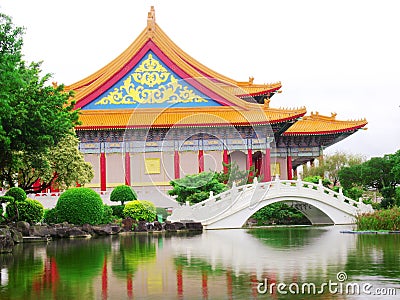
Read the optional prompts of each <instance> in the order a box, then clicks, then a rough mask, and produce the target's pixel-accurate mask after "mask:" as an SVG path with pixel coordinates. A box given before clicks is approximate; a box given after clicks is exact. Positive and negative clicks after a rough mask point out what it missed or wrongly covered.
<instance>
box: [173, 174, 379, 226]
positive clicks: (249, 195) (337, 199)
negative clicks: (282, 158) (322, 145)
mask: <svg viewBox="0 0 400 300" xmlns="http://www.w3.org/2000/svg"><path fill="white" fill-rule="evenodd" d="M275 202H286V203H287V204H289V205H293V206H294V207H295V208H297V209H298V210H300V211H301V212H302V213H303V214H304V215H305V216H306V217H307V218H308V219H309V220H310V221H311V223H312V224H315V225H316V224H353V223H354V222H355V216H357V215H358V214H360V213H364V212H371V211H372V207H371V205H365V204H364V203H363V202H362V201H354V200H352V199H350V198H347V197H345V196H344V195H343V194H342V191H339V193H337V192H334V191H332V190H330V189H328V188H326V187H324V186H323V185H322V182H321V181H320V182H319V184H313V183H310V182H304V181H301V180H300V179H299V180H279V178H278V179H277V180H275V181H271V182H260V183H259V182H257V181H255V182H254V183H253V184H248V185H244V186H240V187H237V186H235V185H234V186H233V187H232V189H230V190H228V191H225V192H223V193H221V194H219V195H215V196H214V195H213V194H212V193H211V194H210V198H209V199H207V200H205V201H203V202H201V203H197V204H195V205H192V206H189V205H187V204H186V205H183V206H181V207H179V208H176V209H174V211H173V213H172V215H171V216H170V217H169V220H170V221H172V222H177V221H184V220H193V221H196V222H201V223H202V224H203V226H204V228H206V229H222V228H240V227H242V226H243V225H244V224H245V222H246V220H247V219H248V218H249V217H250V216H251V215H253V214H254V213H255V212H256V211H258V210H259V209H261V208H263V207H264V206H267V205H269V204H272V203H275Z"/></svg>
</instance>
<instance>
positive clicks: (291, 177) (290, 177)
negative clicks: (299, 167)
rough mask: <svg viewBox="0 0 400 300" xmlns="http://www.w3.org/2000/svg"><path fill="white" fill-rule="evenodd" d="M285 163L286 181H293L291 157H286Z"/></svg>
mask: <svg viewBox="0 0 400 300" xmlns="http://www.w3.org/2000/svg"><path fill="white" fill-rule="evenodd" d="M286 163H287V177H288V180H292V179H293V173H292V172H293V171H292V169H293V166H292V157H291V156H290V155H288V157H287V158H286Z"/></svg>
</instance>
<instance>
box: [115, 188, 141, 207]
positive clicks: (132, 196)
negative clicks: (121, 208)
mask: <svg viewBox="0 0 400 300" xmlns="http://www.w3.org/2000/svg"><path fill="white" fill-rule="evenodd" d="M133 200H137V194H136V192H135V190H134V189H133V188H132V187H130V186H128V185H125V184H121V185H118V186H116V187H115V188H114V189H113V190H112V192H111V195H110V201H113V202H119V201H121V204H122V205H124V202H128V201H133Z"/></svg>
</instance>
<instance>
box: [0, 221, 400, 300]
mask: <svg viewBox="0 0 400 300" xmlns="http://www.w3.org/2000/svg"><path fill="white" fill-rule="evenodd" d="M345 229H349V227H348V226H347V227H346V226H326V227H315V226H303V227H266V228H256V229H234V230H211V231H205V232H203V233H198V234H188V233H173V234H172V233H162V234H161V233H158V234H155V233H154V234H128V235H118V236H109V237H104V238H92V239H75V240H57V241H50V242H48V243H47V244H39V243H38V244H33V243H32V244H21V245H17V246H16V247H15V249H14V252H13V253H12V254H4V255H0V270H1V272H0V299H2V300H4V299H310V298H312V299H388V298H389V299H393V298H396V296H393V294H394V293H396V295H397V297H399V295H400V251H399V249H400V235H397V234H360V235H357V234H344V233H340V231H341V230H345ZM378 294H379V295H378ZM385 294H386V295H392V296H383V295H385Z"/></svg>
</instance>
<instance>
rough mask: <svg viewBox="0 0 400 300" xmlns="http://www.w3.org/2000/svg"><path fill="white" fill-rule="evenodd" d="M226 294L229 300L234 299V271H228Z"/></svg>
mask: <svg viewBox="0 0 400 300" xmlns="http://www.w3.org/2000/svg"><path fill="white" fill-rule="evenodd" d="M226 292H227V296H228V299H232V298H233V280H232V271H230V270H227V271H226Z"/></svg>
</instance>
